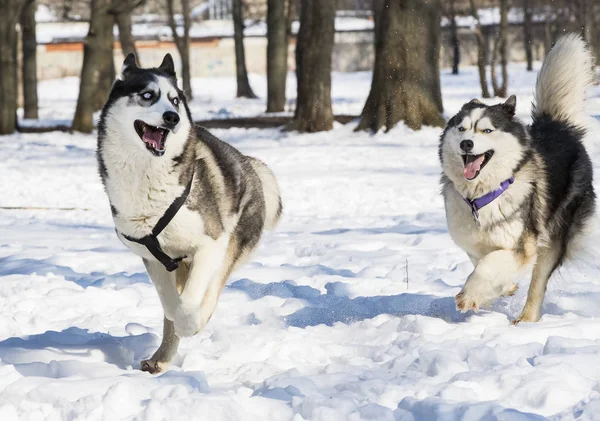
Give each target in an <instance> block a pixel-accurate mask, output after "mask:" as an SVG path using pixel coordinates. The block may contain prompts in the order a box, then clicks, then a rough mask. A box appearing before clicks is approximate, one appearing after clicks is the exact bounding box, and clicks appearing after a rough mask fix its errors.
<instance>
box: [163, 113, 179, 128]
mask: <svg viewBox="0 0 600 421" xmlns="http://www.w3.org/2000/svg"><path fill="white" fill-rule="evenodd" d="M163 120H164V121H165V123H167V124H168V125H170V126H176V125H177V123H179V114H177V113H175V112H173V111H166V112H165V113H164V114H163Z"/></svg>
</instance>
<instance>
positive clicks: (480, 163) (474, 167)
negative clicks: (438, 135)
mask: <svg viewBox="0 0 600 421" xmlns="http://www.w3.org/2000/svg"><path fill="white" fill-rule="evenodd" d="M492 156H494V151H493V150H489V151H487V152H484V153H482V154H479V155H462V159H463V164H464V165H465V167H464V168H463V175H464V176H465V178H466V179H467V180H473V179H475V178H477V176H478V175H479V173H480V172H481V170H482V169H483V167H485V166H486V165H487V163H488V162H490V159H492Z"/></svg>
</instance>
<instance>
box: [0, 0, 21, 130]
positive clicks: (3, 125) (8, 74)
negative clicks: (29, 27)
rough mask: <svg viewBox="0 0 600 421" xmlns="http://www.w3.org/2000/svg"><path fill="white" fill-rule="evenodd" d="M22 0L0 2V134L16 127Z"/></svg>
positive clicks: (3, 0)
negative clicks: (18, 24) (18, 43)
mask: <svg viewBox="0 0 600 421" xmlns="http://www.w3.org/2000/svg"><path fill="white" fill-rule="evenodd" d="M24 4H25V1H24V0H2V1H1V2H0V16H1V18H0V39H1V40H2V41H0V135H2V134H10V133H12V132H14V131H15V130H16V128H17V95H18V94H17V31H16V29H15V27H16V25H17V22H18V21H19V17H20V15H21V9H22V7H23V5H24Z"/></svg>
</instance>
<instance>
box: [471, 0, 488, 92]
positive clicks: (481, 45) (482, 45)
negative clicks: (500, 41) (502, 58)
mask: <svg viewBox="0 0 600 421" xmlns="http://www.w3.org/2000/svg"><path fill="white" fill-rule="evenodd" d="M469 1H470V5H471V16H473V19H475V38H476V40H477V68H478V70H479V83H480V84H481V96H483V97H484V98H490V91H489V88H488V81H487V75H486V71H485V59H486V56H487V43H486V42H485V38H484V36H483V30H482V28H481V23H480V22H479V13H478V12H477V8H476V7H475V0H469Z"/></svg>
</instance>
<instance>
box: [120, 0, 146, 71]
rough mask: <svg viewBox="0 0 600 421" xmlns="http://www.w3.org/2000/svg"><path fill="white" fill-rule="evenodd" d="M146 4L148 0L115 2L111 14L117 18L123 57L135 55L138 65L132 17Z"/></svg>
mask: <svg viewBox="0 0 600 421" xmlns="http://www.w3.org/2000/svg"><path fill="white" fill-rule="evenodd" d="M144 3H146V0H121V1H115V2H114V4H113V7H112V9H111V13H112V14H113V15H114V17H115V23H116V24H117V27H118V28H119V43H120V44H121V51H123V57H127V54H129V53H133V54H135V56H136V58H137V60H138V63H139V60H140V59H139V57H138V53H137V49H136V48H135V40H134V38H133V33H132V28H131V15H132V14H133V11H134V10H135V9H137V8H138V7H140V6H142V5H143V4H144Z"/></svg>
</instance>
